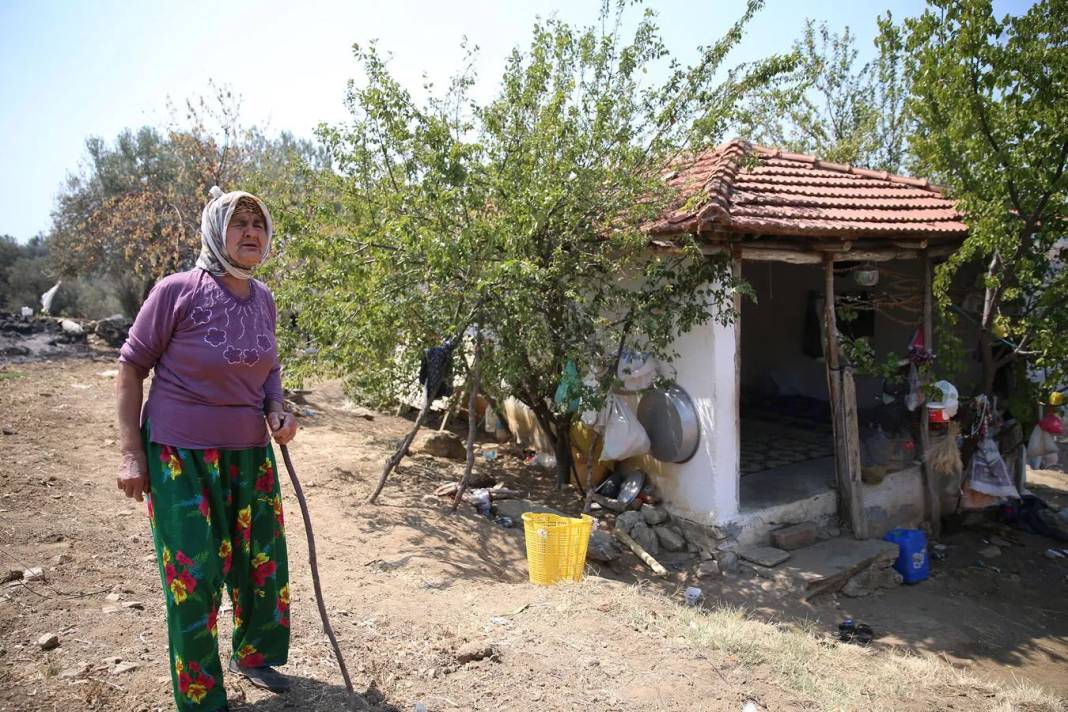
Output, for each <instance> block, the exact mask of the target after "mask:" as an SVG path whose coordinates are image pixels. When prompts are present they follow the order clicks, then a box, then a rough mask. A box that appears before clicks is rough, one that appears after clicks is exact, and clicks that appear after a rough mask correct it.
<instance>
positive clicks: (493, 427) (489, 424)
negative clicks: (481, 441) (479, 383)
mask: <svg viewBox="0 0 1068 712" xmlns="http://www.w3.org/2000/svg"><path fill="white" fill-rule="evenodd" d="M500 426H501V420H500V418H498V417H497V411H495V410H494V409H493V406H490V405H487V406H486V420H485V425H484V426H483V427H484V429H485V431H486V432H487V433H489V434H490V435H493V434H494V433H496V432H497V429H498V428H500Z"/></svg>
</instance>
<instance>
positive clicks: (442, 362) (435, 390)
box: [419, 339, 456, 403]
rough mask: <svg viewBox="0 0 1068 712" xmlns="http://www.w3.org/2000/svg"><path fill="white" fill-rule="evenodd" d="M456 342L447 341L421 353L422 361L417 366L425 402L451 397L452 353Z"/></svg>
mask: <svg viewBox="0 0 1068 712" xmlns="http://www.w3.org/2000/svg"><path fill="white" fill-rule="evenodd" d="M455 348H456V342H455V341H454V340H453V339H448V340H447V341H445V343H443V344H442V345H441V346H435V347H433V348H429V349H427V350H426V351H424V352H423V361H422V363H420V364H419V385H421V386H423V392H424V394H425V396H426V399H427V402H428V403H429V402H431V401H436V400H437V399H438V398H447V397H449V396H450V395H452V382H451V379H450V378H449V376H450V374H451V373H452V352H453V349H455Z"/></svg>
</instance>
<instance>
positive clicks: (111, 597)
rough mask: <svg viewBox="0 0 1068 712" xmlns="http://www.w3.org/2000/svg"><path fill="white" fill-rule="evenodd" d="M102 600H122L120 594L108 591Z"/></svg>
mask: <svg viewBox="0 0 1068 712" xmlns="http://www.w3.org/2000/svg"><path fill="white" fill-rule="evenodd" d="M104 600H105V601H107V602H109V603H118V602H119V601H120V600H122V594H118V593H109V594H108V595H106V596H104Z"/></svg>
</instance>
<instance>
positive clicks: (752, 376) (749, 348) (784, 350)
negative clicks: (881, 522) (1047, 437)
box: [739, 261, 835, 512]
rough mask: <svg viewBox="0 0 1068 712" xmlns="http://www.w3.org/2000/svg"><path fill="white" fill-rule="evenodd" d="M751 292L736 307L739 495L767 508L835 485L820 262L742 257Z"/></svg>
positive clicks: (750, 505)
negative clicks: (751, 295) (739, 308)
mask: <svg viewBox="0 0 1068 712" xmlns="http://www.w3.org/2000/svg"><path fill="white" fill-rule="evenodd" d="M742 277H743V278H744V279H745V280H746V281H747V282H748V283H749V284H750V285H751V286H752V288H753V291H754V293H755V299H751V298H746V299H745V300H744V303H743V305H742V314H741V373H740V381H741V383H740V386H741V398H740V422H739V427H740V430H741V432H740V441H741V453H740V458H739V475H740V477H741V481H740V484H739V498H740V502H739V504H740V509H741V511H743V512H745V511H754V510H761V509H768V508H770V507H775V506H778V505H783V504H788V503H791V502H794V501H797V500H802V499H807V498H810V497H815V496H819V495H821V494H825V493H828V492H831V491H833V490H834V488H835V465H834V433H833V430H832V426H831V408H830V402H829V401H830V398H829V396H828V393H827V371H826V365H825V362H824V359H823V341H822V340H823V326H822V321H823V320H822V319H821V318H820V315H821V314H822V309H823V294H824V292H823V287H824V272H823V267H822V266H821V265H810V264H803V265H795V264H788V263H781V262H756V261H744V262H743V263H742Z"/></svg>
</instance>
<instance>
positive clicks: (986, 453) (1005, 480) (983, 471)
mask: <svg viewBox="0 0 1068 712" xmlns="http://www.w3.org/2000/svg"><path fill="white" fill-rule="evenodd" d="M965 487H967V488H968V489H972V490H975V491H976V492H979V493H981V494H987V495H990V496H992V497H1013V498H1015V499H1019V497H1020V493H1019V492H1017V491H1016V486H1015V485H1014V484H1013V483H1012V478H1011V477H1009V468H1008V467H1007V466H1006V465H1005V460H1004V459H1002V457H1001V452H999V451H998V446H997V443H995V442H994V439H993V438H991V437H990V436H987V437H985V438H983V440H982V441H980V443H979V447H977V448H976V449H975V452H974V453H973V454H972V462H971V468H970V470H969V472H968V481H967V482H966V483H965Z"/></svg>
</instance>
